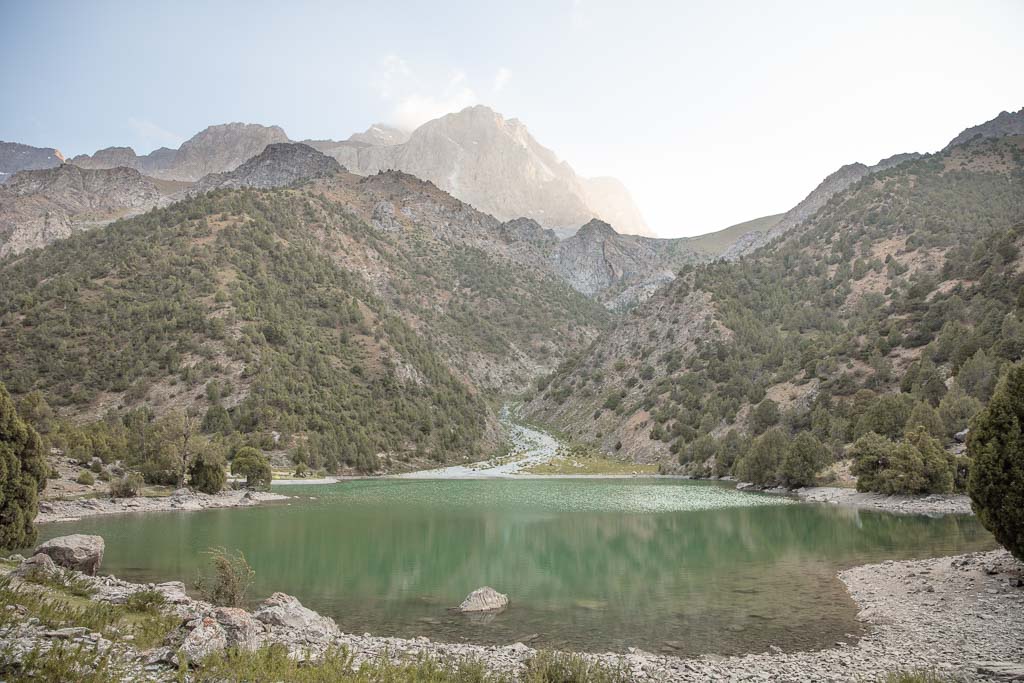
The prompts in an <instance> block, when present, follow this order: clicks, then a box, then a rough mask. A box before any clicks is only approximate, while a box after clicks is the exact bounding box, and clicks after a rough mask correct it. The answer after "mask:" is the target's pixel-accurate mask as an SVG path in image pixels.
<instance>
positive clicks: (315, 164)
mask: <svg viewBox="0 0 1024 683" xmlns="http://www.w3.org/2000/svg"><path fill="white" fill-rule="evenodd" d="M343 170H344V169H343V168H342V167H341V165H340V164H338V162H337V160H336V159H334V158H333V157H329V156H327V155H326V154H323V153H322V152H318V151H317V150H315V149H313V148H312V147H310V146H309V145H304V144H302V143H301V142H278V143H274V144H271V145H267V147H266V149H264V150H263V151H262V152H260V153H259V154H257V155H256V156H254V157H253V158H251V159H249V160H248V161H246V162H245V163H244V164H242V165H241V166H239V167H238V168H236V169H235V170H234V171H228V172H226V173H211V174H210V175H207V176H205V177H204V178H203V179H202V180H200V181H199V182H198V183H196V186H195V187H194V188H193V189H192V190H191V191H190V193H192V194H202V193H204V192H209V191H210V190H214V189H219V188H237V187H256V188H264V189H266V188H271V187H284V186H287V185H292V184H294V183H296V182H299V181H302V180H309V179H311V178H325V177H328V176H332V175H334V174H336V173H340V172H342V171H343Z"/></svg>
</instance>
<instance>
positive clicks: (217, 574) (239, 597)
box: [196, 547, 256, 607]
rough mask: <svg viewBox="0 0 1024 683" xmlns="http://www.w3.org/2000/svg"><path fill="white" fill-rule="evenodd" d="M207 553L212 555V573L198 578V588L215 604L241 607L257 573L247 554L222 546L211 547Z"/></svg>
mask: <svg viewBox="0 0 1024 683" xmlns="http://www.w3.org/2000/svg"><path fill="white" fill-rule="evenodd" d="M205 554H206V555H209V556H210V567H211V570H212V575H211V576H200V577H199V578H198V579H196V588H198V589H199V590H201V591H202V592H203V593H204V594H205V595H206V599H207V600H209V601H210V602H212V603H213V604H215V605H220V606H222V607H240V606H241V605H242V604H243V603H244V602H245V595H246V593H248V592H249V587H250V586H251V585H252V579H253V577H254V576H255V575H256V572H254V571H253V570H252V567H250V566H249V563H248V562H246V560H245V555H243V554H242V551H241V550H236V551H235V552H234V553H233V554H232V553H229V552H228V551H227V550H226V549H224V548H222V547H216V548H210V549H209V550H207V551H206V552H205Z"/></svg>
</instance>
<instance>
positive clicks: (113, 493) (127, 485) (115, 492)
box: [110, 472, 143, 498]
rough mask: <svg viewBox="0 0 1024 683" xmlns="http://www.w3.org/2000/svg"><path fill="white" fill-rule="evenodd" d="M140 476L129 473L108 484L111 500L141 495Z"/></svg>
mask: <svg viewBox="0 0 1024 683" xmlns="http://www.w3.org/2000/svg"><path fill="white" fill-rule="evenodd" d="M142 483H143V482H142V475H141V474H139V473H138V472H129V473H128V474H126V475H124V476H123V477H121V478H120V479H117V480H115V481H112V482H110V497H111V498H134V497H136V496H137V495H139V494H140V493H142Z"/></svg>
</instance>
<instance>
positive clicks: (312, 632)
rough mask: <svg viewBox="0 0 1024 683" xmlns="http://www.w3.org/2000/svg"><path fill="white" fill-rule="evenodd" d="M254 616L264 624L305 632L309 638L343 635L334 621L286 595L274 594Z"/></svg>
mask: <svg viewBox="0 0 1024 683" xmlns="http://www.w3.org/2000/svg"><path fill="white" fill-rule="evenodd" d="M253 616H254V617H256V618H257V619H259V620H260V621H262V622H263V623H264V624H269V625H271V626H279V627H283V628H289V629H295V630H298V631H303V632H304V633H305V635H307V636H337V635H340V634H341V631H340V630H339V629H338V625H337V624H335V623H334V620H333V619H330V618H329V617H325V616H322V615H320V614H317V613H316V612H314V611H313V610H311V609H309V608H308V607H303V606H302V603H301V602H299V599H298V598H296V597H294V596H291V595H287V594H286V593H274V594H273V595H271V596H270V597H269V598H267V599H266V600H264V601H263V602H262V603H261V604H260V606H259V608H258V609H257V610H256V611H255V612H253Z"/></svg>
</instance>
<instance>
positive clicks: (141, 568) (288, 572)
mask: <svg viewBox="0 0 1024 683" xmlns="http://www.w3.org/2000/svg"><path fill="white" fill-rule="evenodd" d="M276 490H280V491H281V492H282V493H285V494H289V495H294V496H296V497H295V498H293V499H292V500H290V501H288V502H284V503H276V504H268V505H263V506H259V507H253V508H242V509H225V510H207V511H202V512H189V513H180V512H169V513H147V514H125V515H112V516H106V517H95V518H89V519H83V520H80V521H76V522H62V523H56V524H50V525H46V526H44V527H43V528H42V529H41V538H42V539H45V538H50V537H53V536H58V535H62V534H67V533H72V532H81V533H94V534H100V535H102V536H103V537H104V539H106V546H107V549H106V556H105V558H104V561H103V571H104V572H106V573H111V574H115V575H117V576H120V577H122V578H126V579H130V580H136V581H165V580H172V579H181V580H184V581H186V583H191V582H192V581H193V580H194V578H195V577H196V574H197V571H198V569H199V567H200V564H201V563H203V562H204V560H205V557H204V556H203V555H202V554H201V552H200V551H202V550H204V549H206V548H209V547H211V546H225V547H227V548H238V549H241V550H242V551H243V552H244V553H245V555H246V557H247V558H248V560H249V562H250V563H251V564H252V567H253V568H254V569H255V571H256V582H255V585H254V590H253V595H252V597H253V599H254V600H258V599H261V598H263V597H266V596H267V595H269V594H270V593H271V592H273V591H283V592H286V593H291V594H294V595H296V596H298V597H299V599H300V600H302V602H303V604H305V605H307V606H309V607H311V608H313V609H316V610H318V611H320V612H323V613H325V614H329V615H331V616H332V617H334V619H335V620H336V621H337V622H338V624H339V626H341V628H342V630H344V631H348V632H355V633H364V632H369V633H373V634H374V635H392V636H403V637H413V636H421V635H424V636H428V637H430V638H432V639H434V640H445V641H466V642H476V643H497V644H508V643H513V642H516V641H518V640H529V642H530V644H531V645H533V646H535V647H555V648H565V649H579V650H590V651H605V650H614V651H624V650H625V649H626V648H627V647H630V646H633V647H640V648H643V649H646V650H651V651H663V650H664V651H673V652H677V653H679V654H700V653H719V654H733V653H742V652H761V651H765V650H766V649H767V648H768V647H769V646H770V645H776V646H778V647H781V648H783V649H785V650H797V649H807V648H820V647H827V646H830V645H832V644H833V643H834V642H835V641H838V640H845V641H850V640H851V639H854V638H856V637H857V636H858V635H859V634H860V632H861V631H860V627H859V625H858V623H857V621H856V618H855V617H856V607H855V605H854V603H853V601H852V600H851V599H850V597H849V596H848V595H847V594H846V592H845V590H844V588H843V585H842V583H841V582H840V581H839V580H838V579H837V578H836V572H837V570H839V569H842V568H844V567H849V566H853V565H857V564H863V563H866V562H877V561H881V560H885V559H898V558H922V557H929V556H936V555H943V554H953V553H959V552H967V551H975V550H986V549H990V548H992V547H993V546H994V541H993V540H992V538H991V536H990V535H989V534H988V532H986V531H985V530H984V529H983V528H982V527H981V525H980V524H979V523H978V522H977V520H976V519H974V518H973V517H964V516H947V517H939V518H928V517H922V516H898V515H891V514H886V513H881V512H871V511H863V510H853V509H849V508H841V507H837V506H827V505H810V504H799V503H794V502H792V501H790V500H789V499H786V498H780V497H776V496H768V495H760V494H752V493H741V492H737V491H735V490H733V489H732V488H731V487H730V486H727V485H725V484H719V483H713V482H689V481H681V480H655V479H521V480H516V479H512V480H507V479H506V480H455V481H432V480H394V479H392V480H364V481H351V482H344V483H339V484H332V485H321V486H313V485H304V486H287V487H280V488H279V489H276ZM483 585H489V586H493V587H494V588H496V589H497V590H499V591H501V592H503V593H507V594H508V595H509V596H510V598H511V606H510V607H509V609H508V610H506V611H505V612H503V613H501V614H498V615H496V616H495V615H492V616H489V617H484V618H469V617H466V616H462V615H459V614H454V613H451V612H449V610H448V608H449V607H452V606H454V605H457V604H458V603H459V602H460V601H461V600H462V599H463V598H464V597H465V596H466V594H467V593H469V592H470V591H471V590H473V589H475V588H478V587H480V586H483Z"/></svg>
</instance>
